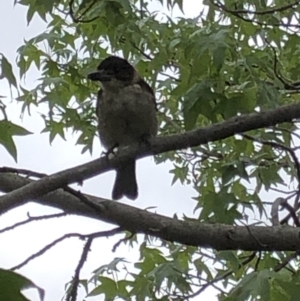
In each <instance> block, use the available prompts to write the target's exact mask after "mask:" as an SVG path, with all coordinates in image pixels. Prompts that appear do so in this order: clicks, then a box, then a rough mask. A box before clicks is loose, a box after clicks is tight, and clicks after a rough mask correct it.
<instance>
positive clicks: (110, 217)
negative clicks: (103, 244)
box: [0, 103, 300, 251]
mask: <svg viewBox="0 0 300 301" xmlns="http://www.w3.org/2000/svg"><path fill="white" fill-rule="evenodd" d="M296 118H300V103H297V104H292V105H287V106H282V107H280V108H277V109H273V110H269V111H265V112H260V113H252V114H247V115H241V116H237V117H234V118H231V119H229V120H227V121H225V122H221V123H218V124H214V125H211V126H209V127H206V128H199V129H196V130H193V131H190V132H187V133H184V134H178V135H172V136H167V137H157V138H155V139H153V140H152V141H150V145H149V146H148V145H133V146H130V147H126V148H122V149H120V150H119V152H118V154H117V155H116V156H115V157H114V158H112V159H110V160H108V159H107V158H101V159H97V160H94V161H91V162H89V163H87V164H83V165H80V166H78V167H75V168H71V169H68V170H64V171H61V172H58V173H56V174H53V175H50V176H48V177H45V178H42V179H40V180H39V181H32V180H28V179H24V178H22V177H19V176H17V175H12V174H0V190H1V191H4V192H9V193H7V194H6V195H4V196H2V197H0V214H2V213H5V212H7V211H8V210H11V209H13V208H15V207H17V206H20V205H22V204H24V203H26V202H28V201H31V200H32V201H33V200H34V201H36V202H39V203H42V204H46V205H50V206H54V207H57V208H60V209H62V210H65V211H66V212H68V213H72V214H79V215H83V216H88V217H92V218H96V219H100V220H103V221H107V222H110V223H113V224H117V225H119V226H121V227H122V228H124V229H126V230H129V231H132V232H136V233H139V232H143V233H146V234H151V235H154V236H157V237H160V238H163V239H166V240H170V241H177V242H180V243H183V244H188V245H196V246H205V247H212V248H215V249H219V250H222V249H227V250H228V249H243V250H278V251H279V250H291V251H292V250H298V249H299V248H300V240H299V230H298V229H297V228H292V227H286V226H285V227H280V226H279V227H270V228H268V227H249V228H247V227H234V226H227V225H217V224H215V225H206V224H199V223H197V222H196V223H192V222H184V221H178V220H172V219H171V218H167V217H163V216H160V215H157V214H152V213H149V212H147V211H143V210H139V209H136V208H132V207H130V206H126V205H123V204H120V203H116V202H111V201H108V200H104V199H99V198H95V197H91V196H89V198H91V199H92V200H94V201H95V202H96V203H97V204H98V206H99V210H97V212H95V210H93V209H91V208H88V207H87V206H86V205H84V204H83V203H81V202H80V201H79V200H78V199H77V198H76V197H74V196H72V195H70V194H69V193H66V192H63V191H62V190H58V191H55V190H57V189H59V188H61V187H65V186H67V185H68V184H71V183H75V182H81V181H83V180H85V179H88V178H91V177H93V176H96V175H98V174H101V173H103V172H105V171H108V170H111V169H113V168H115V167H116V166H117V165H119V164H120V163H121V162H123V161H124V160H127V159H128V158H137V159H138V158H142V157H145V156H149V155H152V154H159V153H163V152H167V151H171V150H178V149H183V148H188V147H193V146H198V145H200V144H204V143H207V142H209V141H217V140H221V139H224V138H227V137H230V136H232V135H234V134H238V133H243V132H246V131H249V130H254V129H259V128H263V127H268V126H274V125H276V124H279V123H283V122H291V121H293V120H294V119H296ZM24 181H25V182H24ZM24 185H25V186H24ZM99 201H100V203H99ZM278 237H280V239H278Z"/></svg>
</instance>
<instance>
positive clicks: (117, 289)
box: [0, 0, 300, 301]
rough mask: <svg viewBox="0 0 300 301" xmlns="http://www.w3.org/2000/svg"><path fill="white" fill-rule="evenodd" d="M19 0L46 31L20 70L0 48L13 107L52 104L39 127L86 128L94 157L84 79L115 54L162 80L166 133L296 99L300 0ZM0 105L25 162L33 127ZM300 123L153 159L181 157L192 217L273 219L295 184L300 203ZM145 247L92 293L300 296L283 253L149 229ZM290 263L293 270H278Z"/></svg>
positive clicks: (25, 52)
mask: <svg viewBox="0 0 300 301" xmlns="http://www.w3.org/2000/svg"><path fill="white" fill-rule="evenodd" d="M186 1H187V0H186ZM16 2H17V3H18V4H21V5H25V6H27V7H28V10H27V22H28V23H29V24H30V22H31V21H32V18H33V16H34V15H35V14H37V15H38V16H39V17H40V18H42V19H43V20H44V21H45V22H47V25H48V27H47V30H46V31H45V32H43V33H41V34H40V35H38V36H36V37H34V38H32V39H30V40H29V41H26V42H25V43H24V45H22V46H21V47H20V48H19V50H18V57H17V65H18V68H19V77H16V76H15V75H14V74H13V73H12V68H11V65H10V63H9V62H8V61H7V60H6V58H5V57H4V56H3V55H2V58H1V66H2V73H1V78H5V79H6V80H7V81H8V83H9V84H10V86H11V89H18V90H19V93H20V96H19V97H18V98H16V99H15V101H18V102H21V103H22V104H23V106H22V112H23V113H26V112H28V113H30V108H31V107H32V106H40V105H45V104H46V105H47V108H48V113H47V114H45V115H44V116H42V118H43V119H44V122H45V127H44V130H43V131H44V132H49V138H50V142H52V141H53V139H55V137H56V136H57V135H59V136H61V137H62V138H65V136H64V133H65V131H66V130H67V129H71V130H72V131H74V132H79V133H80V135H79V138H78V141H77V144H80V145H82V151H83V152H86V151H90V152H91V151H92V147H93V139H94V137H95V135H96V131H95V112H94V105H95V95H96V94H95V91H96V89H97V87H95V86H94V84H93V83H91V82H89V81H88V80H87V74H88V73H89V72H90V71H92V70H94V68H95V66H97V64H98V62H99V60H101V59H103V58H104V57H106V56H107V55H108V54H109V53H116V54H119V55H123V56H124V57H126V58H128V59H129V60H130V61H131V62H133V63H134V65H135V66H136V68H137V69H138V71H139V72H140V74H141V75H142V76H143V77H144V78H145V79H146V80H147V81H148V82H149V83H151V85H152V86H153V87H155V90H156V95H157V101H158V109H159V113H158V115H159V120H160V134H161V135H168V134H172V133H179V132H184V131H186V130H191V129H194V128H196V127H204V126H207V125H210V124H212V123H216V122H219V121H222V120H225V119H228V118H230V117H233V116H236V115H238V114H242V113H251V112H254V111H261V110H265V109H270V108H275V107H278V106H281V105H284V104H287V103H293V102H297V101H298V100H299V93H298V86H299V83H297V81H298V80H299V65H298V57H299V51H300V49H299V45H300V38H299V35H298V34H295V32H297V30H299V22H298V15H299V12H300V7H299V5H298V3H299V1H295V5H294V6H292V5H291V4H292V3H291V2H289V3H288V4H287V3H286V1H283V0H276V1H265V0H260V1H257V0H248V1H246V2H245V1H231V0H225V1H223V2H218V1H213V0H206V1H204V4H203V6H202V7H201V11H199V12H195V15H197V17H194V18H187V17H186V16H185V14H184V7H185V2H184V1H182V0H166V1H162V0H160V1H148V2H146V1H143V0H140V1H130V0H101V1H95V0H19V1H16ZM186 3H189V5H192V4H191V1H190V2H186ZM186 5H188V4H186ZM151 7H152V8H151ZM153 7H154V8H153ZM157 7H159V9H157ZM162 8H164V11H165V12H166V13H162V12H161V11H160V10H162ZM253 12H256V13H253ZM174 13H175V15H178V16H179V17H177V18H175V17H171V16H173V14H174ZM32 66H35V67H36V68H37V69H38V70H39V71H40V73H41V77H40V79H39V81H38V84H37V85H36V87H35V88H33V89H32V90H28V89H27V88H26V86H24V85H23V84H22V82H21V81H20V80H21V79H22V78H23V77H24V76H25V75H26V74H27V72H28V71H29V70H30V68H32ZM0 107H1V109H2V111H3V112H4V113H3V115H4V119H3V120H2V121H1V122H0V137H1V139H0V143H1V144H2V145H3V146H4V147H6V149H7V150H8V151H9V152H10V154H11V155H12V156H14V158H16V148H15V145H14V143H13V140H12V136H13V135H26V134H29V132H27V131H26V130H25V129H22V128H20V127H18V126H16V125H14V124H12V123H11V122H10V121H9V117H8V116H6V114H5V106H4V105H2V103H1V102H0ZM4 128H6V129H9V130H6V131H5V130H4ZM296 130H297V124H293V123H289V124H283V125H280V126H278V127H273V128H267V129H261V130H256V131H252V132H250V133H248V135H237V136H235V137H231V138H228V139H225V140H222V141H217V142H211V143H208V144H206V145H201V146H199V147H194V148H192V149H188V150H182V151H177V152H169V153H166V154H162V155H159V156H157V158H156V160H157V162H158V163H159V162H163V161H165V160H170V161H172V162H173V164H174V168H173V169H172V170H171V171H170V172H171V173H172V174H173V177H174V178H173V182H176V181H180V182H181V183H182V184H187V185H192V186H193V187H194V189H195V192H196V193H197V196H196V197H195V214H194V217H193V218H194V219H196V220H198V221H199V222H209V223H224V224H229V225H236V224H239V225H245V224H249V223H253V222H254V220H255V219H256V220H257V219H259V220H260V222H261V223H262V222H264V223H267V224H269V225H270V223H269V217H270V206H269V205H270V204H269V203H267V202H264V201H263V200H262V199H261V195H262V193H264V192H270V191H275V190H276V192H277V193H278V195H282V194H281V193H280V192H281V191H283V192H284V191H286V192H288V194H283V196H284V197H285V198H286V200H288V201H294V202H295V204H296V205H295V210H296V209H298V207H297V206H298V201H299V200H298V198H299V195H298V193H297V189H298V188H297V185H299V180H300V179H299V168H298V166H299V163H298V161H297V157H296V155H295V152H296V150H297V149H296V148H295V144H296V143H297V142H298V139H299V136H298V134H297V132H296ZM291 187H295V188H293V189H291ZM285 209H286V207H285ZM184 218H185V219H188V218H186V217H184ZM139 251H140V259H139V261H138V262H136V263H135V265H134V268H133V267H132V266H130V265H129V264H128V263H127V262H123V261H122V260H115V261H114V262H113V263H110V264H108V265H107V266H106V267H103V268H102V269H100V271H99V270H97V272H95V277H93V282H92V283H93V288H92V289H91V288H90V286H87V285H86V289H87V290H88V296H96V295H100V294H104V295H105V300H115V299H117V298H119V299H121V300H133V299H136V300H170V299H169V297H172V298H179V299H180V298H181V299H184V300H188V299H191V298H192V297H196V296H197V295H199V294H200V293H201V292H202V291H203V290H205V288H207V287H208V286H210V285H212V286H215V287H216V285H217V289H218V290H219V296H218V297H219V300H226V301H229V300H257V299H258V298H260V299H261V300H274V301H275V300H298V299H297V298H298V295H299V293H300V282H299V279H300V278H299V270H298V264H297V263H296V262H293V261H290V262H289V260H288V258H289V256H290V254H288V253H286V252H281V253H279V252H277V253H276V252H273V253H264V254H261V253H257V254H255V253H254V254H252V253H251V254H250V253H249V252H244V251H226V252H218V251H217V250H204V249H200V248H196V247H188V246H183V245H177V244H173V243H170V242H167V241H159V242H158V243H157V242H156V243H154V242H153V241H152V240H150V238H147V237H146V238H145V241H144V242H143V243H142V244H141V245H140V249H139ZM285 261H287V263H286V267H287V268H288V269H283V266H281V264H282V262H285ZM120 264H123V265H124V266H126V269H127V271H128V272H127V275H126V276H124V274H123V273H121V272H120V270H119V269H118V266H119V265H120ZM112 275H114V277H112ZM85 283H87V282H85Z"/></svg>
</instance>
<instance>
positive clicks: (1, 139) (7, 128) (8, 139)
mask: <svg viewBox="0 0 300 301" xmlns="http://www.w3.org/2000/svg"><path fill="white" fill-rule="evenodd" d="M29 134H32V133H31V132H29V131H27V130H26V129H24V128H22V127H20V126H19V125H16V124H14V123H12V122H10V121H8V120H1V121H0V144H2V145H3V146H4V147H5V148H6V150H7V151H8V152H9V154H10V155H11V156H12V157H13V158H14V160H15V161H17V149H16V145H15V143H14V141H13V139H12V137H13V136H25V135H29Z"/></svg>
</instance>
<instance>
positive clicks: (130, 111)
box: [88, 55, 158, 200]
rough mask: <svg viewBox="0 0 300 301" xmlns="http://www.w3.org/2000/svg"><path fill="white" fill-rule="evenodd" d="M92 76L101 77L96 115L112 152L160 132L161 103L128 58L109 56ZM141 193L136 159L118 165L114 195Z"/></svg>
mask: <svg viewBox="0 0 300 301" xmlns="http://www.w3.org/2000/svg"><path fill="white" fill-rule="evenodd" d="M88 79H90V80H92V81H99V82H100V84H101V86H102V88H100V90H99V91H98V97H97V105H96V115H97V118H98V133H99V137H100V141H101V144H102V145H103V147H104V148H105V149H106V150H107V151H108V152H109V151H111V150H112V149H114V148H116V147H118V148H119V147H124V146H129V145H132V144H136V143H147V142H148V141H149V139H150V138H152V137H155V136H156V135H157V130H158V121H157V114H156V113H157V106H156V100H155V94H154V91H153V89H152V88H151V87H150V86H149V85H148V84H147V83H146V81H145V80H144V79H143V78H142V77H141V76H140V74H139V73H138V71H137V70H136V69H135V68H134V67H133V66H132V65H131V64H130V63H129V62H128V61H127V60H126V59H124V58H121V57H119V56H113V55H111V56H108V57H107V58H105V59H104V60H103V61H101V63H100V64H99V65H98V67H97V70H96V71H95V72H92V73H90V74H88ZM124 196H126V197H127V198H129V199H131V200H135V199H136V198H137V196H138V185H137V181H136V172H135V160H134V159H130V160H126V161H125V162H124V163H121V164H120V165H119V166H117V167H116V179H115V183H114V186H113V191H112V199H113V200H119V199H121V198H122V197H124Z"/></svg>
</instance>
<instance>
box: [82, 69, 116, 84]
mask: <svg viewBox="0 0 300 301" xmlns="http://www.w3.org/2000/svg"><path fill="white" fill-rule="evenodd" d="M87 78H88V79H90V80H93V81H97V80H98V81H100V82H107V81H110V80H111V75H109V74H108V73H107V72H106V71H105V70H97V71H95V72H92V73H90V74H88V77H87Z"/></svg>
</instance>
